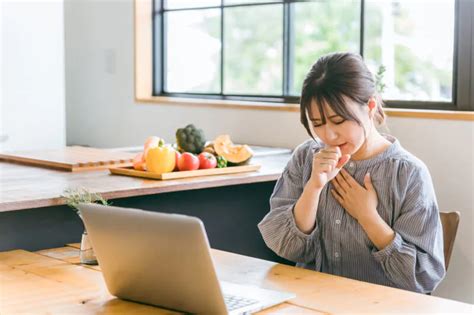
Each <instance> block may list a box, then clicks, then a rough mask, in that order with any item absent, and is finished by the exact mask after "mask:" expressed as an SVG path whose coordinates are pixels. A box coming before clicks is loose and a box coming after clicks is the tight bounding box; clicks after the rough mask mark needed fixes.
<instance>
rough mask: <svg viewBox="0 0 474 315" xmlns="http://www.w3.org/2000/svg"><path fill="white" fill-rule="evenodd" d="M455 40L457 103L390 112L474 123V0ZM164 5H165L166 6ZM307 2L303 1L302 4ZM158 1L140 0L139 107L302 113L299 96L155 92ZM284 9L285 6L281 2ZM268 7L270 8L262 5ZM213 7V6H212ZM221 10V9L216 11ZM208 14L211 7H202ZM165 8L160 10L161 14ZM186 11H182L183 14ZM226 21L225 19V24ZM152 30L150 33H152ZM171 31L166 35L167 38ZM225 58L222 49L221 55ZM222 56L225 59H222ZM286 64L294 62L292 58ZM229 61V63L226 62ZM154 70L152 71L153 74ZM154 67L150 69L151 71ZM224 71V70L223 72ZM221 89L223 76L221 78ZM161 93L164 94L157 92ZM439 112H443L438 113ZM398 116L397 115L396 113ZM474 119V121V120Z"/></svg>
mask: <svg viewBox="0 0 474 315" xmlns="http://www.w3.org/2000/svg"><path fill="white" fill-rule="evenodd" d="M455 1H456V2H455V37H454V58H453V85H452V89H453V100H452V102H423V101H386V102H385V107H386V108H387V109H388V110H389V111H390V109H394V111H393V113H397V112H401V111H403V110H407V111H405V113H406V112H410V111H412V110H415V111H416V110H422V111H433V110H434V118H439V117H438V116H439V115H440V114H442V113H445V114H448V115H451V114H454V113H456V112H464V113H463V114H461V115H458V116H459V117H461V118H460V119H463V120H464V119H466V117H468V118H467V119H468V120H471V119H472V117H474V115H471V114H474V113H467V112H469V111H473V110H474V87H473V85H474V84H473V82H474V79H473V73H474V60H472V59H473V58H472V54H473V53H474V40H473V33H474V32H473V27H474V25H473V23H472V17H473V13H474V2H471V1H469V0H455ZM162 2H163V1H162V0H160V3H162ZM293 2H295V1H294V0H284V2H283V4H282V5H283V6H284V7H285V9H284V18H283V23H284V40H285V43H284V46H283V48H284V53H283V54H284V55H287V54H289V53H291V52H290V47H289V45H285V44H286V32H288V28H289V25H290V23H289V19H288V16H287V13H288V12H289V8H290V5H289V4H290V3H293ZM296 2H302V1H296ZM276 3H278V2H270V3H265V5H271V4H276ZM154 4H155V1H153V0H135V6H134V9H135V100H136V101H137V102H162V103H169V104H185V105H190V104H193V105H198V106H202V105H206V104H207V105H210V106H219V107H222V106H227V107H229V106H230V107H233V108H235V107H240V106H241V107H242V108H256V109H278V110H289V111H296V109H297V108H298V103H299V97H297V96H285V97H274V96H270V97H266V96H264V95H259V96H251V95H250V96H249V95H223V94H205V93H166V92H162V91H155V90H154V87H155V85H156V84H154V82H153V80H154V79H155V78H156V76H155V73H156V71H159V70H157V69H159V65H157V62H156V58H154V56H156V54H155V53H154V50H155V49H156V44H157V35H156V33H157V32H161V29H163V26H164V22H163V19H161V23H160V24H159V25H160V28H161V29H158V30H157V29H154V26H155V25H157V23H156V24H155V23H154V19H155V18H156V16H157V12H156V8H154ZM280 4H281V3H280ZM364 4H365V0H361V36H360V50H361V51H362V50H363V37H362V34H363V32H364V23H363V21H364V17H363V14H364ZM250 5H252V4H245V5H232V6H250ZM259 5H264V4H259ZM206 8H210V7H206ZM212 8H217V7H215V6H214V7H212ZM220 8H221V10H223V9H224V7H223V5H222V2H221V6H220ZM198 9H205V8H198ZM160 10H162V8H160V9H159V12H162V11H160ZM178 10H180V9H178ZM223 23H224V21H223V19H221V24H223ZM146 28H148V30H147V29H146ZM165 33H166V32H162V34H165ZM223 35H224V34H223V33H221V40H222V39H223ZM158 43H159V44H158V45H160V47H161V51H160V54H158V57H159V58H160V64H164V55H163V53H162V52H163V51H164V47H163V44H164V37H163V36H161V37H160V38H159V42H158ZM223 53H224V51H223V50H221V55H222V54H223ZM221 57H222V56H221ZM284 60H289V59H288V58H287V56H285V57H284ZM222 62H223V61H222ZM150 66H151V71H150ZM283 66H284V67H289V65H288V64H287V63H284V64H283ZM145 67H148V70H147V69H145ZM222 71H223V69H221V73H222ZM285 72H286V73H287V74H288V73H291V71H288V68H287V69H286V71H284V78H283V84H284V85H286V87H284V89H283V91H287V90H288V88H289V87H288V86H289V80H287V78H286V77H285ZM164 73H165V71H160V77H159V78H160V80H161V83H160V84H161V86H163V79H164ZM220 80H221V87H222V83H223V82H222V81H223V76H222V75H221V79H220ZM156 92H158V93H156ZM437 112H439V113H437ZM395 115H396V114H395ZM473 120H474V119H473Z"/></svg>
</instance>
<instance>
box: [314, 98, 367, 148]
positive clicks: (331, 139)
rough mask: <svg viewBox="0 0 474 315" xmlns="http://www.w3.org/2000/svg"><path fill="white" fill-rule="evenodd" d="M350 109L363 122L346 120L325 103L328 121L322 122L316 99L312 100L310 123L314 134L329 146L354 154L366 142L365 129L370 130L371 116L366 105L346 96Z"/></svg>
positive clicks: (325, 113)
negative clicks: (360, 123) (361, 104)
mask: <svg viewBox="0 0 474 315" xmlns="http://www.w3.org/2000/svg"><path fill="white" fill-rule="evenodd" d="M345 100H346V105H347V106H348V109H349V111H351V112H352V113H353V114H354V116H356V117H357V118H358V119H359V120H360V121H361V122H362V126H360V125H359V124H358V123H357V122H355V121H351V120H345V119H344V118H343V117H341V116H339V115H337V114H336V113H335V112H334V111H333V110H332V109H331V108H330V107H329V106H327V105H326V104H324V106H323V109H324V116H325V119H326V123H325V124H324V125H323V124H322V119H321V114H320V112H319V110H318V106H317V105H316V102H315V101H314V99H313V100H312V102H311V110H310V113H309V119H310V123H311V124H312V127H313V131H314V135H315V136H317V137H318V138H319V139H320V140H321V141H322V142H324V143H325V144H326V145H328V146H338V147H339V148H340V150H341V154H350V155H354V153H356V152H357V151H358V150H359V149H360V148H361V147H362V145H363V144H364V142H365V140H366V136H368V134H367V135H366V133H364V129H365V130H370V128H369V127H370V123H371V120H370V117H369V112H368V110H367V107H366V106H360V105H359V104H357V103H356V102H354V101H352V100H350V99H347V98H345Z"/></svg>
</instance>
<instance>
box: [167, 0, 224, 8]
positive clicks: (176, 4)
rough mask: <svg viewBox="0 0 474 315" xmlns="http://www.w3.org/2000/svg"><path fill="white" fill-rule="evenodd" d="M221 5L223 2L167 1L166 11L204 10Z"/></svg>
mask: <svg viewBox="0 0 474 315" xmlns="http://www.w3.org/2000/svg"><path fill="white" fill-rule="evenodd" d="M158 1H159V0H158ZM220 5H221V0H165V4H164V6H165V9H183V8H202V7H215V6H220Z"/></svg>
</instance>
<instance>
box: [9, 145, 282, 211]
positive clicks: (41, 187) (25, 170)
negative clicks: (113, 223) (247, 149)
mask: <svg viewBox="0 0 474 315" xmlns="http://www.w3.org/2000/svg"><path fill="white" fill-rule="evenodd" d="M289 158H290V153H286V154H275V155H265V156H260V157H259V156H256V157H254V158H253V159H252V163H257V164H261V165H262V168H261V169H260V170H259V171H257V172H249V173H242V174H229V175H219V176H204V177H196V178H189V179H179V180H168V181H157V180H146V179H140V178H133V177H127V176H117V175H111V174H109V171H89V172H80V173H70V172H64V171H58V170H53V169H45V168H39V167H34V166H26V165H21V164H13V163H7V162H2V161H0V212H4V211H13V210H22V209H32V208H40V207H48V206H57V205H63V204H65V202H64V199H63V198H61V197H60V196H61V195H62V194H63V192H64V190H65V189H68V188H81V187H84V188H86V189H88V190H90V191H91V192H98V193H101V194H102V195H103V196H104V197H105V198H106V199H116V198H124V197H132V196H144V195H153V194H160V193H165V192H175V191H186V190H193V189H202V188H212V187H222V186H230V185H239V184H250V183H260V182H268V181H275V180H276V179H277V178H278V177H279V176H280V174H281V172H282V170H283V168H284V167H285V165H286V163H287V162H288V160H289Z"/></svg>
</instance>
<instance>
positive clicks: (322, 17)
mask: <svg viewBox="0 0 474 315" xmlns="http://www.w3.org/2000/svg"><path fill="white" fill-rule="evenodd" d="M291 6H292V10H293V12H294V15H293V16H294V18H293V33H292V35H293V38H294V50H293V52H292V53H291V54H290V55H293V58H292V60H290V63H291V65H290V66H291V68H292V69H293V71H292V75H293V80H292V81H293V82H292V84H291V86H290V94H291V95H300V93H301V87H302V84H303V80H304V78H305V76H306V74H307V73H308V71H309V69H310V67H311V65H312V64H313V63H314V62H315V61H316V60H317V59H318V58H319V57H320V56H322V55H325V54H327V53H331V52H337V51H350V52H356V53H359V51H360V48H359V46H360V45H359V41H360V0H331V1H321V2H309V3H304V2H303V3H293V4H291ZM292 49H293V48H292Z"/></svg>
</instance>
